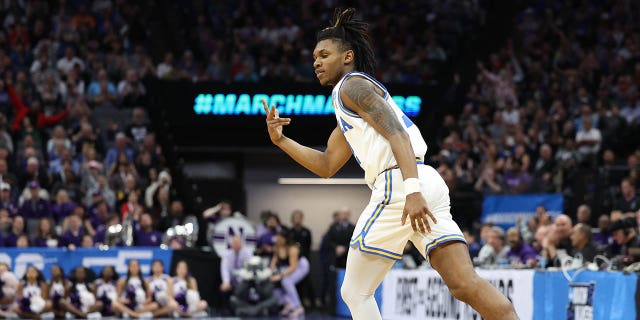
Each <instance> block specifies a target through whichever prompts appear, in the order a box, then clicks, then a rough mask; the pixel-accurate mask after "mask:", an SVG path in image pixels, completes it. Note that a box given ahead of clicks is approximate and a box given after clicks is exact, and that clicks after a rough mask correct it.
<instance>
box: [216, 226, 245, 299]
mask: <svg viewBox="0 0 640 320" xmlns="http://www.w3.org/2000/svg"><path fill="white" fill-rule="evenodd" d="M252 256H253V253H252V252H251V250H249V249H248V248H247V247H245V246H244V241H243V240H242V238H240V236H234V237H232V238H231V240H230V241H229V249H227V251H226V252H225V253H223V255H222V257H221V258H222V261H221V262H220V277H221V278H222V283H221V284H220V291H222V292H223V294H224V295H225V301H226V302H227V303H228V302H229V297H230V294H231V292H232V291H233V289H234V288H235V287H236V285H238V283H239V282H240V281H239V280H240V279H238V276H237V274H236V273H237V272H238V271H239V270H241V269H242V267H243V266H244V264H245V262H246V261H248V260H249V258H251V257H252Z"/></svg>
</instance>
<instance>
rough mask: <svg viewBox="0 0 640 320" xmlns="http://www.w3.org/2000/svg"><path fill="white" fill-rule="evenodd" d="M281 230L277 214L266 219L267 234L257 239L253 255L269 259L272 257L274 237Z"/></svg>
mask: <svg viewBox="0 0 640 320" xmlns="http://www.w3.org/2000/svg"><path fill="white" fill-rule="evenodd" d="M282 229H283V227H282V225H281V224H280V218H279V217H278V215H277V214H275V213H272V214H271V215H270V216H269V218H268V219H267V233H265V234H263V235H262V236H261V237H260V238H259V239H258V244H257V245H256V251H255V254H256V255H258V256H261V257H266V258H269V257H271V256H273V246H274V245H275V237H276V234H277V233H278V232H280V231H281V230H282Z"/></svg>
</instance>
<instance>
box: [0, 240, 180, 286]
mask: <svg viewBox="0 0 640 320" xmlns="http://www.w3.org/2000/svg"><path fill="white" fill-rule="evenodd" d="M171 256H172V250H163V249H159V248H155V247H154V248H151V247H149V248H147V247H136V248H116V249H109V250H100V249H93V248H91V249H85V248H78V249H76V250H68V249H63V248H24V249H17V248H2V251H0V262H5V263H7V264H8V265H9V266H10V267H11V270H13V271H14V272H15V274H16V275H17V276H18V277H22V275H23V274H24V272H25V271H26V269H27V267H28V266H30V265H33V266H35V267H36V268H38V269H39V270H40V271H42V273H43V274H44V276H45V278H47V279H49V277H50V275H51V266H53V265H60V266H61V267H62V269H63V270H64V272H65V273H69V272H70V271H71V270H72V269H73V268H75V267H77V266H80V265H82V266H85V267H87V268H91V269H92V270H93V271H95V272H96V274H99V272H100V270H102V268H103V267H104V266H106V265H112V266H113V267H114V268H115V269H116V272H117V273H118V274H119V275H120V276H124V275H126V274H127V264H128V263H129V261H130V260H133V259H135V260H138V261H139V262H140V269H141V270H142V273H144V274H149V271H150V270H151V262H153V260H156V259H159V260H161V261H162V262H163V263H164V265H165V268H166V270H169V266H170V265H171Z"/></svg>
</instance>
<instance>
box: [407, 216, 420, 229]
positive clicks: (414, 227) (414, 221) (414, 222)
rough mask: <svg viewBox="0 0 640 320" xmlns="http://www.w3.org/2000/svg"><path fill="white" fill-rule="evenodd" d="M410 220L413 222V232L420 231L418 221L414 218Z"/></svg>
mask: <svg viewBox="0 0 640 320" xmlns="http://www.w3.org/2000/svg"><path fill="white" fill-rule="evenodd" d="M409 220H411V228H412V229H413V231H418V227H416V220H415V219H413V218H409Z"/></svg>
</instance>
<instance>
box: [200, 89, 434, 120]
mask: <svg viewBox="0 0 640 320" xmlns="http://www.w3.org/2000/svg"><path fill="white" fill-rule="evenodd" d="M262 99H264V100H265V101H266V102H267V104H269V106H271V105H275V106H276V108H278V111H279V112H280V115H283V116H290V115H298V116H300V115H301V116H327V115H333V114H334V110H333V104H332V102H331V96H330V95H322V94H319V95H312V94H261V93H257V94H247V93H241V94H236V93H213V94H211V93H199V94H198V95H197V96H196V97H195V99H194V105H193V111H194V112H195V114H196V115H214V116H244V115H264V109H263V107H262ZM393 101H395V103H396V104H397V105H398V107H399V108H400V109H401V110H402V111H403V112H404V113H405V114H406V115H407V116H410V117H415V116H417V115H419V114H420V110H421V108H422V98H421V97H419V96H393Z"/></svg>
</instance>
